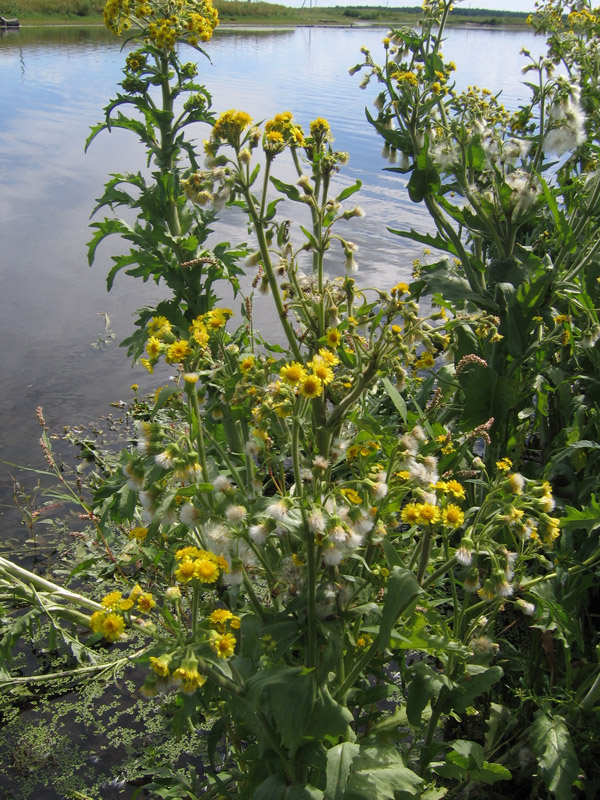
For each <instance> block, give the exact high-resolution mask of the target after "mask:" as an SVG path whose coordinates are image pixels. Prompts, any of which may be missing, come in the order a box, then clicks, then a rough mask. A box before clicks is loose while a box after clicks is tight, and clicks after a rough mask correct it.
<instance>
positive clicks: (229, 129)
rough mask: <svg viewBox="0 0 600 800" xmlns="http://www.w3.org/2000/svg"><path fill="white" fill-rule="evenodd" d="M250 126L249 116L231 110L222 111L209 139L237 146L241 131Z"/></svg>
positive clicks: (243, 112) (242, 112)
mask: <svg viewBox="0 0 600 800" xmlns="http://www.w3.org/2000/svg"><path fill="white" fill-rule="evenodd" d="M251 124H252V117H251V116H250V114H247V113H246V112H245V111H236V110H235V109H233V108H231V109H229V111H224V112H223V113H222V114H221V116H220V117H219V119H218V120H217V121H216V122H215V125H214V127H213V129H212V136H211V138H212V139H215V140H217V141H218V140H219V139H220V140H222V141H226V142H229V144H231V145H234V146H235V145H237V144H239V140H240V136H241V133H242V131H243V130H244V129H245V128H247V127H248V126H249V125H251Z"/></svg>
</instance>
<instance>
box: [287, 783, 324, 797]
mask: <svg viewBox="0 0 600 800" xmlns="http://www.w3.org/2000/svg"><path fill="white" fill-rule="evenodd" d="M283 800H323V792H322V791H321V789H317V788H316V787H315V786H310V785H309V784H308V783H304V784H300V783H295V784H294V785H293V786H288V787H287V789H286V790H285V792H284V794H283Z"/></svg>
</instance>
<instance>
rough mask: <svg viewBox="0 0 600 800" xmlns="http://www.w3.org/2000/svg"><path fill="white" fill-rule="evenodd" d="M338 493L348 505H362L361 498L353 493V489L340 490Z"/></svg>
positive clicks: (356, 493)
mask: <svg viewBox="0 0 600 800" xmlns="http://www.w3.org/2000/svg"><path fill="white" fill-rule="evenodd" d="M340 492H341V493H342V494H343V495H344V497H345V498H346V500H348V502H349V503H352V504H353V505H356V506H360V505H361V504H362V497H361V496H360V495H359V494H358V492H355V491H354V489H350V488H346V489H340Z"/></svg>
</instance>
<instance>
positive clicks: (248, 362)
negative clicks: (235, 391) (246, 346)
mask: <svg viewBox="0 0 600 800" xmlns="http://www.w3.org/2000/svg"><path fill="white" fill-rule="evenodd" d="M253 366H254V356H245V357H244V358H243V359H242V360H241V361H240V372H241V373H242V375H247V374H248V373H249V372H250V370H251V369H252V367H253Z"/></svg>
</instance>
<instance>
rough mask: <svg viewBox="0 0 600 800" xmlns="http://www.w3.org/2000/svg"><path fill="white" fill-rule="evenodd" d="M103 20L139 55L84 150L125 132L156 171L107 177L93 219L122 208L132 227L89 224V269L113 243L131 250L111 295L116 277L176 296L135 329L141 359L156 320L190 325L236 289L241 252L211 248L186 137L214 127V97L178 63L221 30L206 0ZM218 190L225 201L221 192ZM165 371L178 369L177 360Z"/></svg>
mask: <svg viewBox="0 0 600 800" xmlns="http://www.w3.org/2000/svg"><path fill="white" fill-rule="evenodd" d="M104 18H105V22H106V25H107V27H108V28H109V29H110V30H111V31H112V32H113V33H115V34H116V35H123V37H124V41H125V42H132V41H133V42H135V43H136V44H139V48H138V49H137V50H135V51H132V52H130V53H129V55H128V56H127V58H126V61H125V68H124V70H123V72H124V79H123V81H122V82H121V89H122V91H121V92H119V93H118V94H117V96H116V98H115V99H113V100H111V101H110V103H109V104H108V105H107V106H106V108H105V120H104V121H103V122H102V123H100V124H98V125H96V126H94V127H93V128H92V131H91V133H90V136H89V137H88V140H87V143H86V149H87V147H89V146H90V144H91V143H92V141H93V140H94V139H95V137H96V136H97V135H98V133H100V132H101V131H104V130H108V131H110V130H111V129H113V128H121V129H124V130H127V131H130V132H131V133H133V134H134V135H136V136H137V137H138V139H139V140H140V142H141V143H142V145H143V146H144V148H145V150H146V155H147V160H148V164H149V165H150V166H151V167H153V171H152V173H151V175H150V176H147V175H144V174H142V173H140V172H137V173H126V174H116V175H113V176H111V179H110V180H109V181H108V183H107V184H106V186H105V191H104V194H103V195H102V197H101V198H100V199H99V200H98V204H97V206H96V208H95V209H94V211H95V212H96V211H98V210H99V209H101V208H104V207H108V208H110V210H111V211H113V212H114V211H115V210H116V209H118V208H120V207H123V208H128V209H131V210H132V211H133V213H134V214H135V215H136V217H137V220H136V222H135V223H134V224H131V223H130V221H129V219H130V218H128V219H127V220H126V219H123V218H119V217H114V216H113V217H108V218H106V219H104V220H103V221H102V222H96V223H93V225H92V227H93V228H95V233H94V236H93V238H92V240H91V241H90V243H89V249H88V259H89V263H90V265H91V264H92V263H93V261H94V260H95V258H96V252H97V248H98V246H99V245H100V243H101V242H102V241H103V240H104V239H105V238H106V237H107V236H112V235H113V234H119V235H120V236H121V237H122V238H123V239H125V240H126V241H128V242H130V243H131V246H132V249H131V250H130V252H129V253H127V254H123V255H119V256H115V257H114V258H113V261H114V264H113V266H112V268H111V270H110V272H109V274H108V277H107V286H108V289H109V290H110V289H111V287H112V285H113V282H114V280H115V277H116V276H117V274H118V273H119V272H120V271H121V270H124V271H125V272H126V273H127V274H129V275H134V276H136V277H141V278H142V279H143V280H148V279H149V278H152V279H153V280H154V281H156V283H159V282H161V281H163V282H164V283H165V284H166V286H168V287H169V289H170V291H171V293H172V297H171V298H170V299H165V300H163V301H162V302H161V303H159V306H158V308H157V309H156V310H155V309H142V310H141V311H140V312H139V314H138V320H137V325H138V328H139V330H138V331H136V332H135V333H134V334H133V335H132V336H131V337H130V338H129V339H128V340H127V341H126V342H125V343H124V344H127V345H128V346H129V352H130V354H131V355H132V356H134V357H136V358H139V356H140V355H141V352H142V350H143V348H144V345H145V340H144V333H145V327H146V324H147V323H148V321H149V320H150V318H151V317H152V316H153V315H157V316H158V317H160V318H163V319H165V320H166V321H167V322H173V323H175V322H177V323H178V324H180V325H181V324H182V323H184V322H185V321H187V322H188V323H189V322H191V320H192V319H193V318H195V317H197V316H198V315H199V314H202V313H206V312H207V311H209V310H210V308H211V307H212V305H213V304H214V302H215V300H216V295H215V293H214V288H213V287H214V285H215V283H216V282H217V281H218V280H220V279H226V280H227V281H228V282H229V283H230V284H231V285H232V286H233V287H234V291H235V290H236V289H237V279H236V276H237V275H238V274H239V273H240V268H239V266H238V265H237V263H238V261H239V259H240V257H242V256H243V255H244V249H243V248H237V249H236V248H231V247H230V246H229V244H228V243H227V242H223V243H221V244H219V245H217V246H216V247H215V248H214V249H209V248H207V247H206V246H205V242H206V239H207V236H208V233H209V229H210V226H211V224H212V223H213V222H214V221H215V219H216V215H217V211H216V208H215V205H218V204H213V207H211V208H203V207H202V206H201V204H199V203H197V202H196V203H192V202H191V198H194V199H196V200H197V199H198V196H199V192H198V191H197V182H198V177H197V165H198V162H197V155H196V154H195V150H194V148H193V146H192V145H191V143H190V142H189V141H188V140H187V139H186V132H187V129H188V128H189V126H190V125H192V124H193V125H197V124H199V123H200V124H207V125H212V124H213V122H214V117H213V115H212V113H211V97H210V94H209V93H208V91H207V90H206V88H205V86H204V85H202V84H201V83H199V82H198V80H197V76H198V64H197V63H195V62H193V61H187V62H183V61H182V60H181V59H180V57H179V53H178V48H181V47H186V46H187V47H191V48H192V52H196V53H200V54H203V55H205V56H206V55H207V54H206V52H205V51H204V50H203V49H202V46H201V45H202V44H204V43H205V42H208V41H209V40H210V38H211V37H212V33H213V30H214V29H215V27H216V26H217V25H218V13H217V11H216V9H215V8H214V7H213V5H212V2H211V0H199V1H198V2H196V0H178V2H173V1H172V0H147V2H146V1H144V2H137V3H132V2H129V0H109V1H108V2H107V3H106V6H105V10H104ZM124 109H127V110H128V111H129V112H130V113H125V112H124ZM184 157H185V159H186V161H188V162H189V165H188V166H186V165H185V164H184ZM223 191H224V192H225V194H224V195H223V198H224V199H225V198H226V188H225V189H223ZM208 196H209V197H210V196H211V195H210V194H209V195H208ZM224 199H223V204H224ZM148 209H152V212H151V213H149V212H148ZM159 338H161V337H160V336H159ZM171 363H178V356H177V354H173V356H172V358H171Z"/></svg>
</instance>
